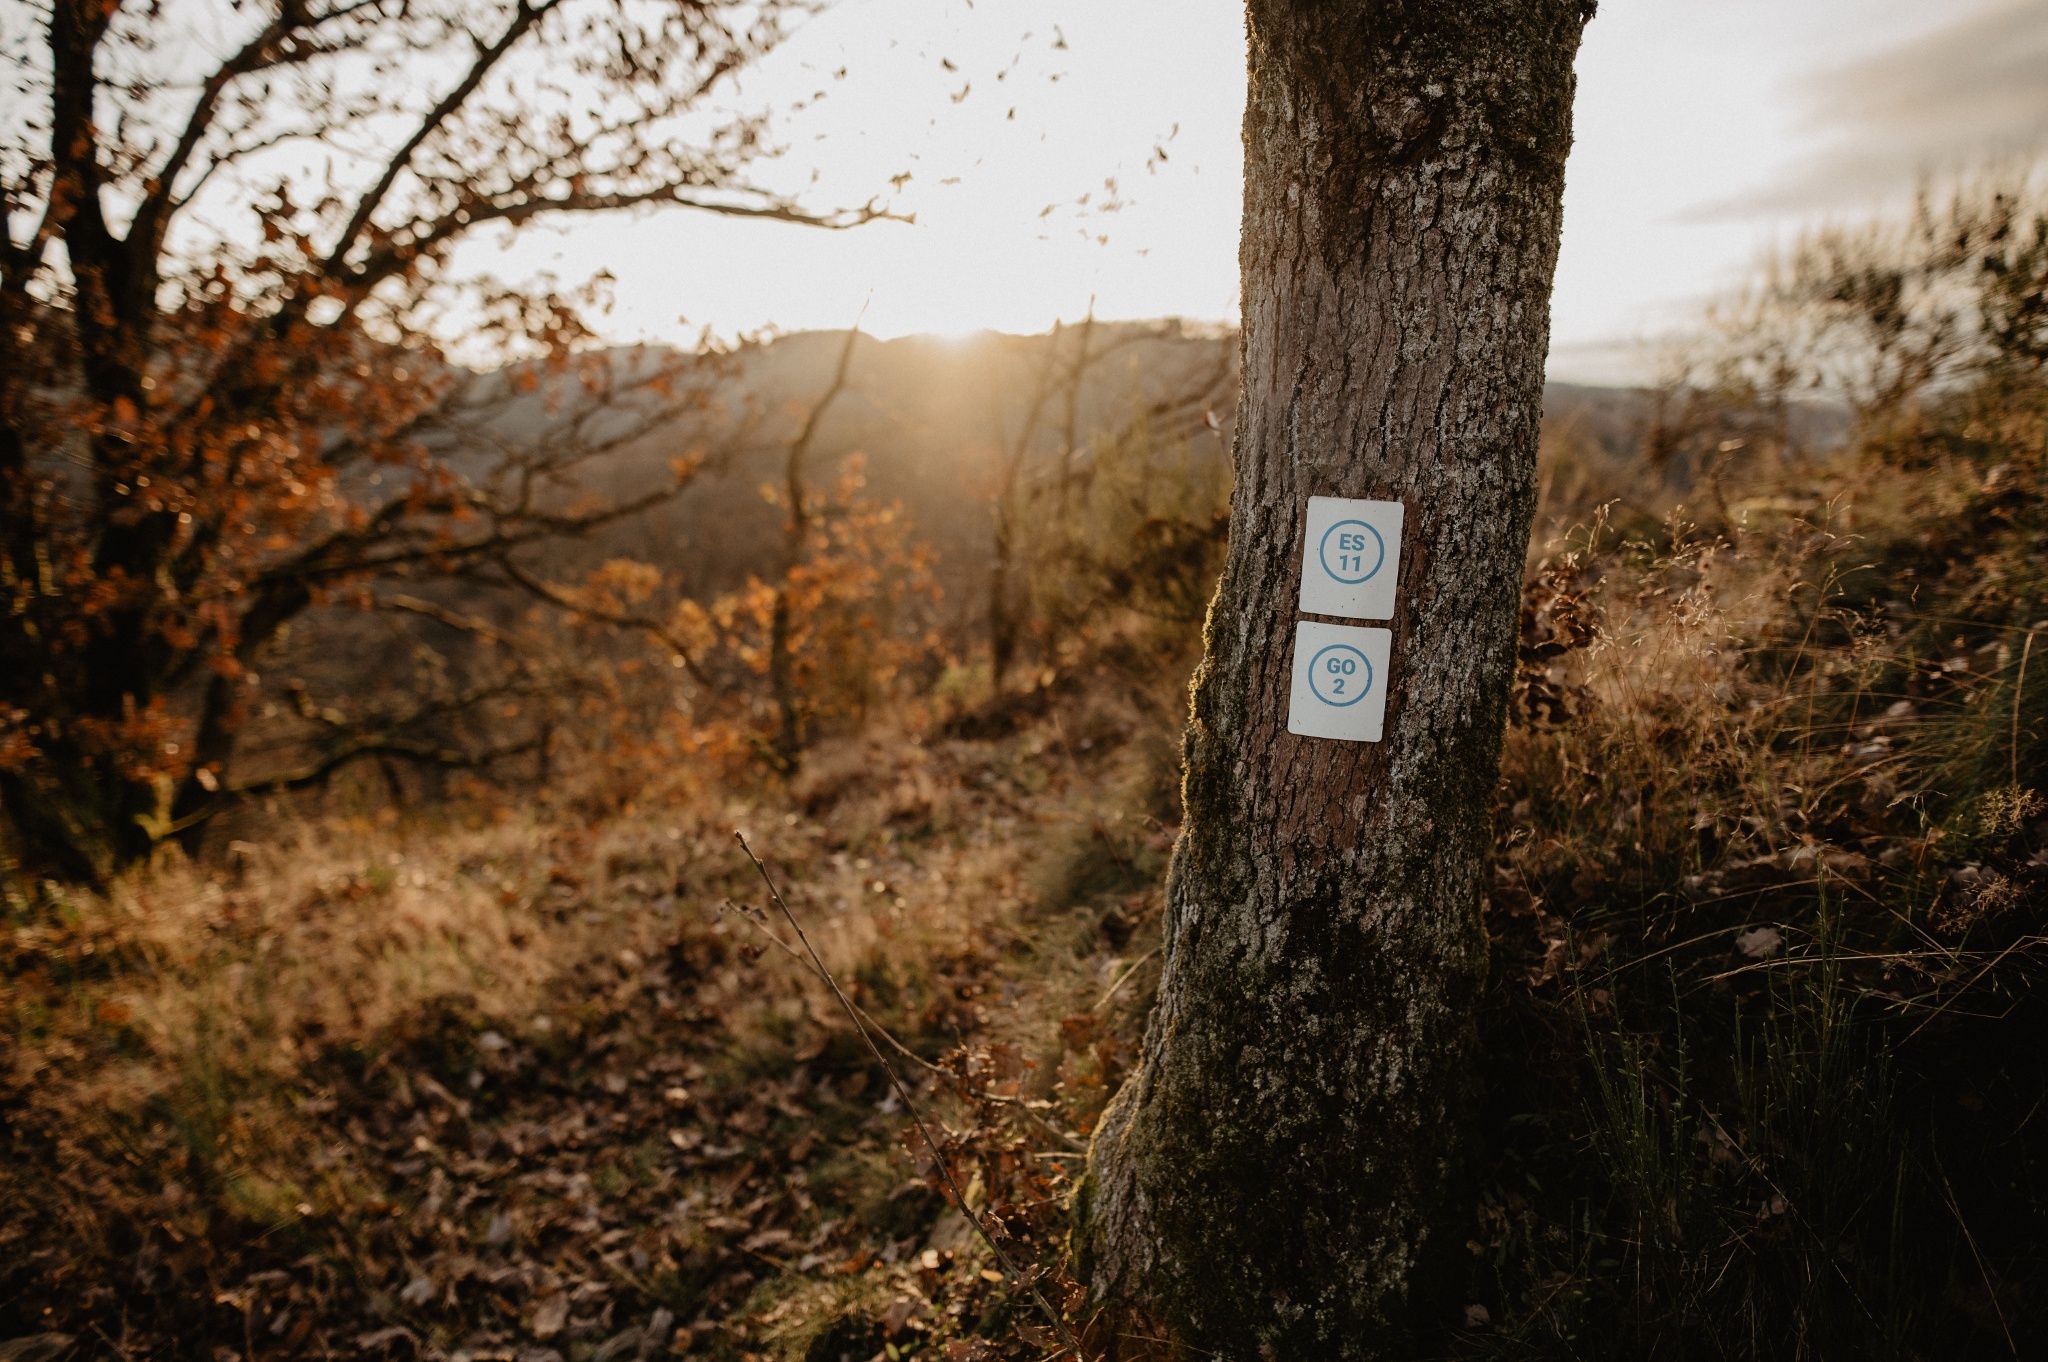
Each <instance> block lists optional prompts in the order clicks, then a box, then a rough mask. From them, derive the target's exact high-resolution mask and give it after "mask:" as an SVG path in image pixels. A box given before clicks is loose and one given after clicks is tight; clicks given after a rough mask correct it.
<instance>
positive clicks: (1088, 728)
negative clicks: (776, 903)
mask: <svg viewBox="0 0 2048 1362" xmlns="http://www.w3.org/2000/svg"><path fill="white" fill-rule="evenodd" d="M1117 690H1118V688H1117V687H1114V686H1109V685H1104V686H1099V687H1096V688H1094V689H1092V690H1091V691H1090V692H1089V694H1088V695H1087V696H1080V695H1078V693H1076V692H1073V691H1072V690H1071V688H1069V691H1068V693H1067V694H1066V696H1065V698H1064V702H1062V701H1061V697H1058V696H1054V695H1050V694H1040V695H1038V696H1036V697H1029V698H1027V699H1025V700H1024V701H1022V702H1019V703H1016V704H1012V705H1006V706H998V707H995V708H992V709H990V710H987V711H984V712H983V713H982V714H981V715H980V716H979V721H980V722H981V723H982V724H983V725H984V726H992V727H993V728H994V729H996V730H997V731H998V736H995V737H989V738H982V739H973V738H964V737H960V738H946V737H940V738H937V739H935V740H933V741H931V742H929V743H926V742H923V741H919V740H915V739H909V738H906V737H905V736H904V735H896V734H880V733H873V734H869V735H868V736H867V737H865V738H863V739H860V740H855V741H849V742H845V743H839V744H830V745H826V746H824V747H822V748H821V749H819V750H818V751H816V752H815V753H814V754H813V755H812V757H811V760H810V761H809V763H808V765H807V768H806V770H805V772H804V773H803V774H802V775H801V776H800V777H799V778H798V779H797V780H796V781H795V782H793V783H792V784H791V785H790V786H788V787H787V788H778V789H776V790H773V791H767V792H757V793H760V798H758V800H749V801H747V802H730V803H728V802H724V801H722V800H719V799H717V798H715V797H696V798H692V799H687V800H683V801H680V802H679V803H676V804H670V805H667V806H664V807H659V808H655V807H641V808H638V809H628V810H621V811H617V812H614V813H612V814H610V815H608V816H604V817H602V818H599V819H597V820H595V821H593V822H591V823H590V824H589V825H587V826H574V825H572V824H571V822H570V821H569V820H567V819H564V818H562V817H561V816H559V815H557V816H539V815H528V814H519V813H511V812H506V813H502V814H501V815H500V816H499V817H497V818H496V819H493V820H489V821H484V822H481V823H476V824H473V825H470V826H436V825H434V824H431V823H426V824H413V823H411V822H409V821H408V820H403V819H397V818H391V817H386V818H384V819H381V820H380V819H369V820H363V821H361V822H358V823H354V824H347V823H344V824H340V825H336V824H331V823H330V824H323V825H313V826H308V827H304V828H301V829H299V830H298V833H297V836H296V837H294V838H292V839H290V840H288V841H287V844H285V845H282V846H277V847H272V848H265V849H258V848H254V847H243V846H237V847H235V848H234V849H233V854H232V858H231V859H232V861H233V869H232V870H230V871H228V872H226V873H220V872H218V870H217V869H216V871H214V872H212V873H207V872H202V871H200V870H198V869H195V868H191V867H183V866H171V867H168V868H160V869H159V870H158V871H157V872H156V873H153V874H150V875H146V876H142V877H138V878H137V879H136V880H135V881H133V882H131V883H129V884H127V885H125V886H123V887H122V888H121V889H120V890H118V891H117V892H115V893H114V894H112V895H110V896H108V897H106V898H79V899H77V900H75V901H74V903H73V905H72V911H70V912H69V913H67V914H66V915H64V917H63V918H62V919H61V920H59V921H57V922H54V923H44V924H42V925H39V926H33V927H21V928H17V929H16V930H14V931H12V932H11V933H10V935H9V938H8V943H7V949H8V952H9V956H10V958H9V959H8V961H7V974H8V976H9V977H10V978H11V979H12V980H13V985H14V988H13V993H12V997H11V1000H10V1004H9V1013H10V1021H11V1022H12V1028H13V1035H14V1036H15V1038H16V1042H17V1043H15V1044H14V1045H12V1046H11V1047H10V1053H9V1055H8V1056H7V1059H8V1063H7V1065H6V1068H5V1070H4V1075H0V1083H4V1086H5V1089H6V1091H5V1092H4V1093H0V1106H4V1109H5V1110H6V1111H7V1112H8V1113H9V1114H8V1115H7V1116H5V1117H4V1118H0V1121H4V1132H5V1135H4V1139H5V1146H6V1158H5V1166H4V1168H0V1204H4V1205H5V1206H6V1207H7V1214H6V1216H5V1219H4V1222H0V1338H37V1339H40V1340H42V1342H41V1344H40V1345H37V1346H43V1347H46V1348H52V1349H54V1350H55V1351H54V1352H51V1353H49V1354H48V1355H51V1356H55V1355H59V1354H61V1353H63V1352H64V1351H66V1350H67V1345H66V1340H70V1341H71V1344H70V1345H69V1346H75V1347H76V1348H77V1349H79V1350H80V1351H81V1352H82V1354H84V1355H95V1356H97V1355H104V1356H115V1357H125V1358H137V1359H140V1358H145V1357H211V1356H226V1355H229V1354H232V1355H235V1356H239V1357H245V1358H250V1359H254V1358H257V1357H262V1356H276V1357H291V1356H349V1357H377V1356H389V1357H411V1356H428V1355H431V1356H452V1357H465V1356H466V1357H471V1358H520V1359H529V1360H530V1362H542V1360H543V1359H548V1358H560V1357H572V1358H578V1359H584V1358H595V1359H605V1360H606V1362H619V1359H626V1358H643V1357H649V1356H666V1355H671V1354H674V1353H684V1354H689V1355H695V1356H706V1357H727V1358H742V1357H806V1358H816V1359H837V1358H839V1357H842V1356H844V1357H847V1358H858V1359H863V1360H864V1359H867V1358H869V1357H872V1356H878V1355H879V1356H896V1355H903V1354H907V1353H909V1352H912V1351H918V1350H919V1349H920V1348H938V1347H940V1346H941V1345H949V1346H944V1347H943V1350H942V1351H936V1352H930V1351H926V1352H920V1353H919V1355H927V1356H929V1355H938V1356H945V1357H952V1358H984V1357H986V1358H994V1357H998V1356H1041V1355H1043V1351H1044V1350H1042V1349H1040V1348H1038V1347H1037V1345H1036V1342H1035V1341H1034V1340H1038V1339H1040V1338H1041V1334H1040V1329H1041V1327H1042V1326H1043V1324H1044V1322H1043V1321H1042V1320H1040V1321H1038V1322H1037V1323H1036V1324H1034V1322H1033V1320H1032V1318H1031V1316H1030V1314H1029V1312H1030V1310H1031V1308H1032V1307H1031V1305H1030V1303H1029V1300H1028V1297H1025V1296H1020V1288H1019V1284H1017V1283H1015V1282H1012V1281H1009V1280H1006V1278H1005V1275H1004V1273H1003V1272H1002V1271H1001V1270H999V1268H998V1265H997V1264H996V1262H995V1260H994V1259H993V1257H992V1255H991V1253H990V1251H989V1249H988V1248H987V1247H986V1246H985V1245H984V1244H982V1243H980V1242H978V1241H977V1240H976V1238H975V1236H974V1234H973V1233H972V1231H971V1229H970V1227H969V1225H968V1222H967V1221H966V1220H965V1218H964V1217H962V1216H961V1215H960V1214H959V1213H958V1212H957V1211H956V1210H954V1209H952V1208H951V1207H950V1206H949V1205H948V1202H947V1200H946V1197H945V1195H943V1194H942V1192H941V1190H940V1189H939V1185H938V1183H937V1180H936V1178H935V1177H934V1176H933V1173H934V1164H933V1160H932V1159H931V1157H930V1155H929V1152H928V1151H926V1150H925V1149H924V1148H922V1146H921V1144H920V1143H919V1142H918V1141H917V1139H916V1138H915V1136H914V1134H913V1133H912V1125H911V1122H910V1121H909V1118H908V1115H907V1113H906V1112H905V1111H904V1109H903V1105H902V1103H901V1101H900V1100H899V1098H898V1096H897V1095H896V1093H895V1092H894V1091H892V1088H891V1084H890V1082H889V1081H888V1079H887V1078H886V1076H885V1074H884V1072H883V1071H882V1070H881V1069H880V1067H879V1066H878V1065H877V1064H876V1063H875V1062H874V1060H873V1058H872V1057H871V1055H870V1054H869V1052H868V1051H867V1049H866V1048H865V1046H864V1045H863V1043H862V1042H861V1040H860V1039H859V1037H858V1033H857V1032H856V1031H855V1030H854V1028H853V1025H852V1023H851V1022H850V1021H849V1019H848V1017H847V1016H846V1015H845V1013H844V1012H843V1010H842V1009H841V1008H840V1007H839V1005H838V1003H837V1002H836V1000H835V999H834V997H833V995H832V994H831V992H830V991H829V990H828V989H827V988H826V987H824V986H823V985H822V984H821V983H820V982H819V981H818V980H817V979H816V978H815V977H813V976H812V975H811V974H809V973H808V972H807V971H806V969H805V968H803V967H802V966H801V964H800V963H799V962H798V961H796V960H795V959H793V958H792V957H791V956H790V955H788V954H785V952H784V950H783V949H782V948H781V947H780V946H778V945H777V944H776V940H771V939H770V935H769V933H771V932H772V933H774V934H775V937H776V939H777V940H779V941H780V942H781V943H782V944H783V945H784V946H790V947H795V945H796V941H795V938H794V935H793V933H792V932H791V931H790V929H789V927H788V924H787V922H786V921H784V920H783V919H782V918H781V917H780V916H779V914H777V913H775V911H774V910H773V908H772V907H771V901H770V899H769V898H768V896H767V895H766V893H765V892H764V889H763V885H762V882H761V879H760V878H759V876H758V875H757V872H756V870H755V869H754V867H753V866H752V864H751V863H750V862H749V860H748V859H747V857H746V855H745V854H744V853H743V851H742V849H741V848H740V846H739V845H738V844H737V843H736V842H735V839H734V836H733V834H734V832H735V830H744V831H745V832H746V834H747V836H748V840H749V843H750V844H751V846H752V847H753V848H754V849H755V850H756V851H757V852H758V853H759V854H760V855H761V856H762V857H763V858H764V860H765V861H766V863H767V864H768V866H770V867H771V868H772V874H773V875H774V876H775V877H776V879H777V881H778V883H779V887H780V888H781V889H782V891H783V893H784V895H785V896H786V898H787V902H788V904H789V906H790V908H791V909H792V910H793V912H794V914H795V916H796V919H797V921H798V922H799V923H800V924H801V925H802V927H803V929H804V931H805V933H806V935H807V936H808V937H809V938H810V940H811V941H812V942H813V943H815V945H816V946H817V948H818V949H819V951H820V952H821V953H822V955H823V957H824V958H825V959H826V960H827V961H828V962H829V963H830V967H831V969H832V970H833V972H834V974H835V975H836V977H837V980H838V982H839V984H840V985H841V987H842V988H843V989H844V990H845V992H846V993H847V994H848V995H849V997H850V998H851V999H852V1000H853V1001H854V1003H855V1004H856V1005H857V1006H858V1007H860V1008H861V1009H863V1011H865V1012H867V1013H868V1014H870V1015H871V1016H872V1018H873V1019H874V1020H875V1021H876V1022H878V1023H879V1024H880V1026H882V1027H884V1028H886V1029H887V1031H888V1033H889V1034H890V1036H892V1037H893V1038H894V1039H895V1040H896V1041H898V1042H901V1043H902V1044H903V1045H904V1046H905V1047H907V1050H908V1053H907V1054H906V1053H902V1052H897V1051H894V1050H893V1049H891V1050H889V1058H890V1060H891V1062H892V1065H893V1067H894V1068H895V1069H896V1070H897V1071H898V1073H899V1075H900V1077H901V1078H902V1079H903V1080H904V1082H905V1084H906V1087H907V1089H908V1090H909V1091H910V1092H911V1093H913V1094H914V1099H913V1100H914V1101H915V1102H916V1103H917V1104H918V1105H919V1107H920V1109H921V1110H922V1111H923V1114H924V1115H925V1116H926V1117H927V1119H928V1120H931V1121H932V1122H933V1123H934V1128H935V1129H936V1130H940V1131H946V1132H949V1133H947V1134H943V1135H941V1136H940V1138H941V1139H942V1140H943V1141H945V1142H947V1143H948V1145H949V1148H948V1157H949V1159H951V1160H952V1167H953V1170H954V1173H955V1176H956V1178H957V1179H958V1181H959V1183H960V1185H961V1188H962V1190H963V1191H964V1192H965V1193H966V1195H967V1198H968V1199H969V1201H970V1202H971V1203H972V1204H974V1205H975V1206H976V1208H977V1209H979V1210H982V1211H984V1212H992V1213H993V1214H994V1216H995V1218H996V1219H997V1220H999V1221H1000V1222H1001V1223H1002V1224H1003V1225H1006V1226H1008V1227H1010V1229H1011V1230H1012V1232H1013V1235H1014V1238H1013V1240H1012V1242H1011V1244H1010V1246H1009V1247H1010V1252H1011V1253H1012V1254H1013V1255H1014V1256H1015V1257H1017V1258H1020V1259H1022V1260H1024V1261H1027V1262H1031V1263H1033V1264H1036V1263H1038V1262H1040V1261H1041V1260H1044V1261H1046V1262H1048V1263H1051V1262H1054V1261H1056V1260H1057V1258H1058V1252H1059V1244H1058V1242H1057V1241H1058V1239H1059V1238H1060V1236H1061V1234H1062V1232H1063V1224H1062V1215H1063V1212H1061V1210H1060V1203H1061V1201H1062V1200H1063V1195H1064V1189H1065V1187H1066V1184H1067V1180H1068V1176H1069V1174H1070V1172H1071V1171H1072V1170H1073V1169H1074V1168H1075V1167H1076V1160H1077V1159H1078V1158H1079V1156H1080V1155H1079V1151H1080V1150H1081V1149H1082V1148H1083V1144H1084V1140H1085V1135H1086V1132H1087V1129H1088V1127H1089V1125H1090V1123H1091V1122H1092V1120H1093V1117H1094V1114H1095V1113H1096V1112H1098V1111H1099V1109H1100V1106H1101V1103H1102V1101H1103V1099H1104V1097H1105V1096H1106V1095H1107V1093H1108V1091H1109V1090H1111V1088H1113V1085H1114V1084H1115V1082H1116V1081H1117V1079H1118V1077H1119V1075H1120V1072H1121V1069H1122V1065H1123V1063H1124V1060H1125V1058H1126V1056H1127V1055H1128V1053H1129V1046H1130V1042H1131V1039H1132V1037H1133V1034H1134V1030H1135V1027H1136V1025H1137V1024H1138V1023H1139V1022H1140V1021H1141V1009H1142V1008H1143V1006H1144V1005H1145V1001H1146V1000H1147V998H1148V996H1149V982H1150V981H1149V978H1147V977H1142V976H1144V975H1146V973H1147V971H1148V970H1149V969H1150V968H1151V967H1153V963H1154V962H1153V956H1152V954H1151V953H1150V952H1148V951H1147V950H1146V947H1145V944H1144V943H1145V942H1146V941H1147V940H1148V939H1150V937H1151V936H1152V935H1153V933H1148V932H1146V931H1143V930H1141V928H1144V927H1146V926H1149V925H1150V923H1151V922H1152V919H1153V916H1154V914H1155V913H1156V902H1157V897H1158V886H1159V884H1160V881H1161V878H1162V874H1163V867H1164V859H1165V856H1166V853H1167V850H1168V848H1169V846H1170V844H1171V839H1172V835H1173V828H1172V826H1171V825H1170V824H1169V823H1168V822H1166V821H1163V820H1162V818H1161V816H1160V814H1161V813H1164V814H1165V816H1166V817H1170V816H1171V809H1172V807H1173V802H1174V801H1173V792H1172V788H1171V784H1172V779H1173V775H1172V771H1173V748H1174V724H1173V723H1172V722H1170V721H1167V718H1166V715H1165V714H1163V713H1161V712H1160V711H1159V710H1158V707H1157V705H1152V706H1147V705H1143V704H1139V703H1135V702H1134V701H1133V700H1132V699H1131V698H1130V693H1129V692H1128V690H1126V691H1125V694H1124V697H1123V698H1116V696H1117ZM1013 726H1014V727H1015V731H1006V730H1010V729H1011V728H1012V727H1013ZM1147 810H1151V811H1154V812H1153V813H1152V814H1151V815H1150V816H1148V815H1147V814H1146V811H1147ZM763 912H766V913H767V916H766V917H765V918H764V917H762V916H760V914H762V913H763ZM883 1044H884V1046H885V1048H886V1047H888V1044H889V1042H888V1041H886V1040H885V1041H884V1042H883ZM941 1066H943V1067H941ZM1035 1270H1036V1269H1035V1268H1034V1271H1035ZM1059 1285H1060V1283H1057V1282H1055V1281H1051V1280H1049V1281H1048V1282H1047V1284H1046V1289H1048V1290H1056V1289H1057V1288H1058V1287H1059ZM60 1336H61V1337H60ZM986 1338H995V1339H1008V1340H1010V1342H1009V1343H1008V1344H1006V1345H1004V1346H1001V1347H998V1345H996V1344H994V1343H990V1342H985V1341H975V1340H977V1339H986ZM22 1346H23V1347H27V1346H29V1345H27V1344H24V1345H22ZM6 1355H7V1356H9V1357H14V1356H16V1355H17V1354H16V1353H13V1352H10V1353H7V1354H6ZM20 1355H22V1356H28V1355H38V1356H40V1355H43V1354H31V1353H29V1352H23V1353H21V1354H20Z"/></svg>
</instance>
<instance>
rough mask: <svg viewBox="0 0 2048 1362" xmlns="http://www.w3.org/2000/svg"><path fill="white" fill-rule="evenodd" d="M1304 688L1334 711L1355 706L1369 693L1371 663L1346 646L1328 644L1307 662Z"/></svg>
mask: <svg viewBox="0 0 2048 1362" xmlns="http://www.w3.org/2000/svg"><path fill="white" fill-rule="evenodd" d="M1308 688H1309V689H1310V690H1312V691H1314V692H1315V693H1316V699H1318V700H1321V701H1322V702H1323V703H1324V704H1326V705H1329V706H1332V707H1333V708H1336V709H1343V708H1344V707H1345V706H1346V705H1355V704H1357V703H1358V702H1359V701H1360V700H1363V699H1364V698H1365V697H1366V695H1367V694H1368V693H1369V692H1370V691H1371V690H1372V663H1371V661H1370V660H1368V659H1367V658H1366V655H1365V654H1364V653H1361V652H1360V651H1358V649H1356V648H1354V647H1352V646H1351V645H1350V644H1348V643H1332V644H1330V645H1329V646H1328V647H1326V648H1324V649H1322V650H1321V651H1319V652H1317V653H1316V655H1315V656H1314V657H1312V658H1310V659H1309V662H1308Z"/></svg>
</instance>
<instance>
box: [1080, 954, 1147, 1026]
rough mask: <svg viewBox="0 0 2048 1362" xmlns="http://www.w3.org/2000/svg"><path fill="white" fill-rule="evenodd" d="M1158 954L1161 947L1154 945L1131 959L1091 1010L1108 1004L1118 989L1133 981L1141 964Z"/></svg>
mask: <svg viewBox="0 0 2048 1362" xmlns="http://www.w3.org/2000/svg"><path fill="white" fill-rule="evenodd" d="M1157 954H1159V947H1157V946H1154V947H1153V948H1152V949H1151V950H1149V951H1146V952H1145V953H1144V954H1143V955H1141V956H1139V957H1138V958H1137V959H1136V960H1133V961H1131V963H1130V965H1129V966H1128V967H1127V968H1126V969H1125V970H1124V972H1123V973H1122V974H1119V975H1118V976H1117V977H1116V982H1115V983H1113V984H1111V985H1110V986H1109V988H1108V989H1107V990H1106V991H1105V992H1104V993H1103V995H1102V996H1101V997H1100V998H1097V999H1096V1000H1095V1004H1094V1006H1092V1007H1090V1008H1089V1009H1088V1010H1089V1011H1090V1012H1100V1011H1101V1010H1102V1008H1103V1005H1104V1004H1106V1003H1107V1002H1108V1001H1109V1000H1110V999H1111V998H1114V997H1115V996H1116V995H1117V990H1118V989H1121V988H1122V987H1123V986H1124V985H1125V984H1128V983H1129V982H1130V981H1131V976H1132V975H1133V974H1136V973H1137V972H1138V968H1139V966H1141V965H1143V964H1144V963H1145V962H1146V961H1147V960H1150V959H1151V958H1152V957H1153V956H1155V955H1157Z"/></svg>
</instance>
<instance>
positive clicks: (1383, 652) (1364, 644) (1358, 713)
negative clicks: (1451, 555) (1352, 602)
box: [1287, 620, 1394, 742]
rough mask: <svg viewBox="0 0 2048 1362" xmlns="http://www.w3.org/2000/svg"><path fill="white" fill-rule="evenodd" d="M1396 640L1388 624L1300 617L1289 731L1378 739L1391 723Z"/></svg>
mask: <svg viewBox="0 0 2048 1362" xmlns="http://www.w3.org/2000/svg"><path fill="white" fill-rule="evenodd" d="M1393 643H1394V635H1393V634H1392V632H1391V631H1389V630H1386V629H1364V628H1360V627H1359V626H1357V625H1355V624H1323V623H1320V622H1319V621H1316V620H1299V621H1297V622H1296V623H1295V626H1294V684H1293V690H1292V693H1291V695H1290V697H1289V700H1288V705H1287V731H1288V732H1289V733H1292V734H1294V735H1295V736H1296V737H1301V738H1345V739H1349V740H1350V741H1352V742H1378V741H1379V740H1380V735H1381V731H1382V729H1383V728H1384V726H1385V724H1386V717H1387V658H1388V655H1389V654H1390V653H1391V652H1392V650H1393Z"/></svg>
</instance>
